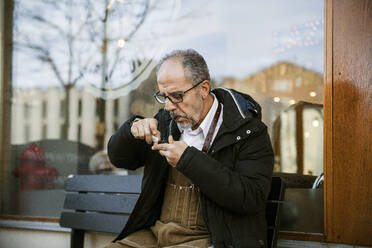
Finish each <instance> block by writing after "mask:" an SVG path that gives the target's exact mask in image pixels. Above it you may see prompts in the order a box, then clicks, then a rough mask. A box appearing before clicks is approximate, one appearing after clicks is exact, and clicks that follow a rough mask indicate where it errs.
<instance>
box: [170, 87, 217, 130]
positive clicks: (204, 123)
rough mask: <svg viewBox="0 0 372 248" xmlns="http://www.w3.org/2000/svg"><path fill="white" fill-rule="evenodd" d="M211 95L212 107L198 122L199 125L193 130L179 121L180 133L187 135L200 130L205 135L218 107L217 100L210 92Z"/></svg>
mask: <svg viewBox="0 0 372 248" xmlns="http://www.w3.org/2000/svg"><path fill="white" fill-rule="evenodd" d="M211 94H212V96H213V104H212V107H211V108H210V109H209V111H208V114H207V115H206V116H205V118H204V120H203V121H202V122H201V123H200V125H199V127H198V128H197V129H195V130H192V129H191V128H190V127H189V128H183V127H182V126H181V125H180V124H179V123H177V126H178V128H179V130H180V131H181V132H182V133H187V134H189V135H198V134H199V133H200V132H203V135H204V137H207V135H208V131H209V127H210V126H211V124H212V121H213V118H214V115H215V113H216V111H217V108H218V100H217V97H216V96H215V95H214V94H213V93H211Z"/></svg>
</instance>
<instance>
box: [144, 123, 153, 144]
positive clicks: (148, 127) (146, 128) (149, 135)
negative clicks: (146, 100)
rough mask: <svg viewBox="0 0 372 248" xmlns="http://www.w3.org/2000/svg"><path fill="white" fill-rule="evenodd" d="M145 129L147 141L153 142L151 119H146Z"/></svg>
mask: <svg viewBox="0 0 372 248" xmlns="http://www.w3.org/2000/svg"><path fill="white" fill-rule="evenodd" d="M144 131H145V140H146V143H147V144H151V143H152V138H151V130H150V121H149V120H148V119H145V125H144Z"/></svg>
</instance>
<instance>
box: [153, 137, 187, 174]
mask: <svg viewBox="0 0 372 248" xmlns="http://www.w3.org/2000/svg"><path fill="white" fill-rule="evenodd" d="M168 142H169V143H168V144H167V143H163V144H158V143H154V145H153V146H152V150H158V151H159V153H160V155H162V156H164V157H165V158H166V159H167V161H168V163H169V164H170V165H171V166H173V167H176V165H177V163H178V160H180V158H181V156H182V154H183V152H184V151H185V150H186V148H187V144H186V143H185V142H184V141H174V140H173V137H172V136H169V138H168Z"/></svg>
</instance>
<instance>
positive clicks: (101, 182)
mask: <svg viewBox="0 0 372 248" xmlns="http://www.w3.org/2000/svg"><path fill="white" fill-rule="evenodd" d="M141 180H142V176H134V175H133V176H115V175H74V176H73V177H72V178H69V179H68V180H67V181H66V190H67V191H83V192H112V193H122V192H125V193H140V192H141Z"/></svg>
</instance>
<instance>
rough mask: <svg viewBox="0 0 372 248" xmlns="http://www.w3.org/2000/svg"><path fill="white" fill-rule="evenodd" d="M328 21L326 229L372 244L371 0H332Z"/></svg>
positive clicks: (336, 236) (339, 237)
mask: <svg viewBox="0 0 372 248" xmlns="http://www.w3.org/2000/svg"><path fill="white" fill-rule="evenodd" d="M329 22H331V23H332V26H329V25H330V24H329ZM326 23H327V26H326V27H327V30H326V57H327V59H326V63H325V64H326V87H325V90H326V92H325V101H324V102H325V105H327V104H329V103H330V101H331V106H328V109H327V110H326V111H325V116H326V117H327V121H326V129H325V141H326V147H325V154H326V157H325V159H326V160H325V165H326V168H325V183H326V203H325V205H326V213H325V214H326V218H325V224H326V227H325V228H326V235H327V239H328V240H329V241H331V242H338V243H346V244H355V245H372V236H371V230H372V180H371V178H372V142H371V141H372V1H371V0H337V1H336V0H334V1H327V2H326ZM330 29H331V30H330ZM330 49H332V50H331V51H330ZM329 56H331V57H332V61H329V59H330V57H329ZM330 99H331V100H330ZM329 108H331V109H329Z"/></svg>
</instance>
